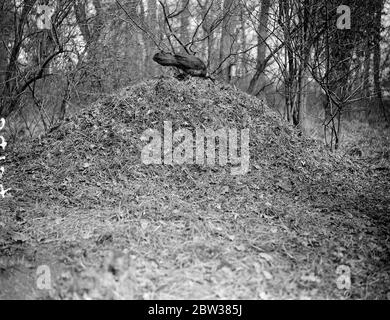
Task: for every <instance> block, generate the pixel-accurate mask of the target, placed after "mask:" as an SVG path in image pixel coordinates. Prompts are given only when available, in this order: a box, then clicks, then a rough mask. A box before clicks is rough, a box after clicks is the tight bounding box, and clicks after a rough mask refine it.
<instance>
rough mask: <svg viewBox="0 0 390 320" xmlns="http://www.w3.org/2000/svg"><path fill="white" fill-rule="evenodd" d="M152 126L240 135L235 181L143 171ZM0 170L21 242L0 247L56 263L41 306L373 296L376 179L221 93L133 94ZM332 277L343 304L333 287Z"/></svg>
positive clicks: (183, 87) (381, 208)
mask: <svg viewBox="0 0 390 320" xmlns="http://www.w3.org/2000/svg"><path fill="white" fill-rule="evenodd" d="M164 121H170V122H171V123H172V126H173V131H177V130H178V129H180V128H182V129H183V128H186V129H188V130H190V131H191V132H195V130H196V128H199V127H201V128H210V129H213V130H218V129H220V128H236V129H238V130H242V129H249V137H250V141H249V152H250V161H249V171H248V172H247V173H245V174H242V175H232V174H231V168H232V167H233V166H234V164H232V163H228V164H227V165H226V166H224V165H218V164H217V165H214V166H209V165H207V164H203V165H202V164H182V165H178V164H174V165H164V164H159V165H156V164H154V165H145V164H144V163H143V162H142V161H141V153H142V150H143V148H144V147H145V145H146V144H147V143H148V142H149V141H145V139H142V136H143V133H144V132H145V130H148V129H153V130H158V131H159V132H161V133H162V132H163V128H164ZM6 166H7V176H6V180H5V185H8V186H9V187H11V188H12V189H13V190H12V191H10V195H11V196H9V197H7V198H6V199H5V200H4V202H3V204H4V205H3V207H2V211H3V212H4V213H7V214H4V215H3V217H2V219H3V220H4V219H6V220H7V222H8V223H9V225H10V226H11V227H10V228H11V229H12V230H13V232H18V234H23V235H24V238H23V241H21V239H20V237H19V238H18V239H15V237H14V238H12V237H10V238H5V239H6V240H3V243H5V244H7V243H11V242H12V241H18V243H20V242H22V243H23V246H27V247H34V246H36V247H38V248H39V250H41V251H42V252H43V251H45V250H46V254H45V257H46V259H47V256H48V255H50V256H51V257H52V256H54V258H53V259H54V263H59V262H58V261H65V260H66V261H67V262H66V263H65V266H61V267H59V269H61V270H64V269H68V271H66V272H62V273H61V272H59V273H58V278H57V287H56V291H55V292H52V293H51V294H52V296H54V297H60V298H69V297H72V298H75V297H76V298H96V297H100V298H101V297H109V298H122V297H127V298H129V297H130V298H182V297H187V298H247V299H249V298H254V299H258V298H275V297H277V298H292V297H295V298H296V297H300V298H329V297H331V298H340V297H343V296H347V297H352V298H365V297H384V296H385V295H386V284H388V283H389V281H390V280H389V277H388V273H387V271H386V269H385V268H386V263H387V261H388V258H389V246H388V243H387V242H386V238H387V237H388V228H387V226H388V221H389V218H388V209H389V207H388V205H389V195H388V193H386V190H388V185H387V184H386V181H385V179H384V177H379V178H378V177H377V178H376V179H374V178H373V177H372V176H370V171H367V169H364V168H363V167H362V166H361V165H360V164H359V163H358V162H357V161H355V160H354V159H353V158H351V157H349V155H347V154H346V155H332V154H330V153H328V151H326V149H325V148H323V147H321V146H317V145H316V144H315V142H314V141H312V140H309V139H307V138H306V137H304V136H303V135H301V134H300V132H299V131H298V130H296V129H295V128H292V127H291V126H290V125H288V124H286V123H285V122H283V121H282V120H281V119H280V118H279V116H278V115H277V114H276V113H274V112H273V111H271V110H270V109H269V108H268V107H267V106H266V104H265V103H264V102H263V101H261V100H258V99H256V98H254V97H251V96H249V95H247V94H245V93H243V92H241V91H239V90H236V89H235V88H234V87H231V86H228V85H224V84H219V83H213V82H212V81H208V80H202V79H190V80H185V81H178V80H176V79H174V78H159V79H152V80H148V81H145V82H142V83H139V84H136V85H133V86H131V87H128V88H125V89H123V90H121V91H120V92H117V93H115V94H113V95H112V96H109V97H107V98H105V99H102V100H100V101H97V102H96V103H94V104H92V105H91V106H89V107H87V108H85V109H84V110H83V111H82V112H81V113H79V114H76V115H74V116H72V117H70V118H69V119H67V120H66V121H65V122H64V123H63V124H62V125H61V126H60V127H58V128H56V129H54V130H53V131H52V132H51V133H49V134H48V135H46V136H44V137H41V138H40V139H37V140H35V141H33V142H32V143H30V144H28V145H22V146H18V147H17V146H15V147H14V148H13V149H12V150H11V151H10V152H9V157H8V162H7V163H6ZM7 239H8V240H7ZM362 240H364V241H362ZM45 244H47V245H46V246H45ZM113 249H115V250H119V252H121V253H120V254H119V256H120V257H123V255H125V257H126V259H125V258H123V259H122V258H120V259H119V258H118V259H119V260H118V259H117V258H114V257H117V256H118V255H117V253H112V252H111V250H113ZM105 250H109V252H110V253H109V254H107V255H104V254H102V252H104V251H105ZM10 252H11V251H7V254H10ZM55 252H61V254H60V257H58V256H56V253H55ZM124 252H125V253H124ZM49 253H50V254H49ZM64 256H66V259H65V260H63V259H64ZM41 259H43V260H44V258H41ZM80 259H81V260H80ZM38 260H39V259H37V261H38ZM114 260H115V261H116V262H112V261H114ZM81 261H82V262H81ZM117 261H120V263H119V265H118V262H117ZM124 261H127V262H124ZM129 261H131V263H130V262H129ZM112 264H115V266H114V267H113V266H112ZM129 264H130V265H131V268H130V267H129ZM345 265H346V266H348V267H349V268H350V269H351V275H352V281H353V285H352V286H351V288H350V289H348V290H345V288H344V287H342V288H340V287H337V286H336V279H337V277H338V276H339V274H338V273H337V272H336V270H337V268H338V267H339V266H345ZM129 268H130V269H129ZM113 270H116V271H115V272H113ZM129 270H130V271H129ZM374 274H375V277H374V278H375V281H373V275H374ZM125 280H126V281H125ZM129 282H130V284H129ZM91 283H92V284H91Z"/></svg>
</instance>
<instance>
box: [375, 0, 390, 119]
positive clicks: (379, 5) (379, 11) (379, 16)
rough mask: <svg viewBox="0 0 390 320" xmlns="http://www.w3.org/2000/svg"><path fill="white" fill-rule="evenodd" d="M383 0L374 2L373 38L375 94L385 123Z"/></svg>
mask: <svg viewBox="0 0 390 320" xmlns="http://www.w3.org/2000/svg"><path fill="white" fill-rule="evenodd" d="M383 5H384V3H383V0H376V6H377V8H376V13H375V19H376V21H375V36H374V58H373V62H374V85H375V92H376V100H377V103H378V106H379V107H380V109H381V110H382V111H383V116H384V118H385V120H386V121H388V119H387V114H386V109H385V106H384V103H383V94H382V86H381V80H380V78H381V70H380V65H381V25H382V10H383Z"/></svg>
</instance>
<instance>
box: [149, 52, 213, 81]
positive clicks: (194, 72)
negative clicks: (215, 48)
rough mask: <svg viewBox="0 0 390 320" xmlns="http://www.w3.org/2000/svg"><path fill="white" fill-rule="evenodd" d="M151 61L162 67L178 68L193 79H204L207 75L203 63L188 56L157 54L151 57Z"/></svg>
mask: <svg viewBox="0 0 390 320" xmlns="http://www.w3.org/2000/svg"><path fill="white" fill-rule="evenodd" d="M153 60H154V61H156V62H157V63H158V64H160V65H162V66H171V67H176V68H179V69H180V70H183V71H184V72H185V73H187V74H189V75H191V76H194V77H206V75H207V68H206V65H205V64H204V62H203V61H202V60H201V59H199V58H197V57H195V56H192V55H189V54H171V53H167V52H158V53H156V54H155V55H154V56H153Z"/></svg>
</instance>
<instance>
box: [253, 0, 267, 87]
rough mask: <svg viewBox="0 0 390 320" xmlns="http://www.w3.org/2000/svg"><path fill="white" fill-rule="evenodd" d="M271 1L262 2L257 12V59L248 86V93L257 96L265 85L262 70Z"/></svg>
mask: <svg viewBox="0 0 390 320" xmlns="http://www.w3.org/2000/svg"><path fill="white" fill-rule="evenodd" d="M270 5H271V1H270V0H262V2H261V9H260V12H259V19H258V20H259V25H258V27H257V59H256V73H255V74H254V76H253V78H252V79H251V82H250V84H249V88H248V93H249V94H254V95H256V94H258V92H259V91H260V90H261V89H262V88H263V86H264V84H265V77H264V70H265V68H266V63H265V55H266V50H267V45H266V40H267V37H268V14H269V9H270Z"/></svg>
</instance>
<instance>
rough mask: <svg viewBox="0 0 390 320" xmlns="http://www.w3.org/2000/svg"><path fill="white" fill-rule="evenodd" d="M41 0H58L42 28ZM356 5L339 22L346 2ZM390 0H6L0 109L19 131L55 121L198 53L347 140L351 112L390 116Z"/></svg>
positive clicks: (332, 143) (241, 83)
mask: <svg viewBox="0 0 390 320" xmlns="http://www.w3.org/2000/svg"><path fill="white" fill-rule="evenodd" d="M39 5H48V6H50V7H52V8H53V9H54V11H53V15H52V16H51V29H50V30H45V29H39V28H38V25H37V22H38V19H40V16H41V15H42V12H40V11H39V9H38V8H39ZM340 5H347V6H349V7H350V9H351V28H350V29H344V30H341V29H338V28H337V19H338V18H339V17H340V14H338V13H337V8H338V7H339V6H340ZM389 12H390V1H385V0H374V1H364V0H345V1H340V0H321V1H317V0H304V1H301V0H280V1H270V0H262V1H252V0H249V1H247V0H178V1H172V0H162V1H160V0H131V1H128V0H87V1H79V0H77V1H75V0H64V1H37V0H24V1H16V0H14V1H11V0H2V1H0V30H1V33H0V39H1V42H0V92H1V104H0V115H1V116H2V117H7V118H8V119H7V138H8V140H10V141H17V140H20V139H29V138H32V137H36V136H38V135H41V134H42V133H43V132H46V131H48V130H50V128H51V127H53V126H55V125H56V124H57V123H58V122H59V121H60V120H62V119H64V118H65V117H66V116H67V115H68V114H69V113H72V112H74V111H75V110H78V109H80V108H82V107H83V106H85V105H87V104H89V103H91V102H92V101H95V100H96V99H98V98H99V97H101V96H105V95H109V94H112V93H113V91H114V90H116V89H119V88H121V87H124V86H127V85H129V84H131V83H136V82H138V81H139V80H141V79H146V78H150V77H155V76H158V75H161V74H164V73H166V72H167V69H163V68H162V67H160V66H159V65H157V64H156V63H154V62H153V61H152V56H153V54H154V53H156V52H158V51H159V50H163V51H170V52H175V53H186V52H187V53H190V54H194V53H195V54H196V55H197V56H198V57H200V58H202V59H203V60H204V61H205V62H206V64H207V66H208V70H209V73H210V75H211V76H212V77H214V78H217V79H218V80H222V81H225V82H228V83H231V84H233V85H235V86H237V87H238V88H240V89H242V90H243V91H246V92H248V93H250V94H252V95H255V96H258V97H261V98H265V99H266V100H267V103H268V105H269V106H270V107H271V108H273V109H274V110H277V111H278V112H279V113H280V114H281V115H282V116H283V117H284V118H285V119H286V120H287V121H289V122H290V123H292V124H294V125H296V126H300V127H301V128H302V129H303V130H304V132H306V133H307V134H308V135H309V136H311V137H314V138H316V139H319V140H322V141H325V143H326V144H327V145H328V146H329V147H330V148H332V149H337V148H338V147H339V145H340V141H341V137H342V136H343V130H342V129H343V123H348V125H347V126H350V121H351V120H358V121H359V123H361V122H368V123H369V125H371V126H372V125H377V124H383V123H386V122H387V123H388V122H389V121H390V109H389V105H390V47H389V46H390V28H389V26H390V21H389V20H390V17H389Z"/></svg>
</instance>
